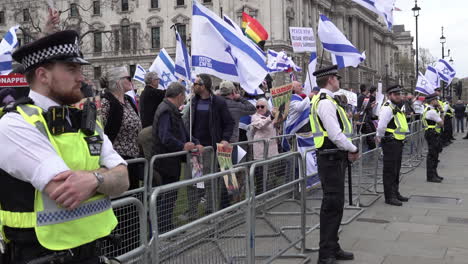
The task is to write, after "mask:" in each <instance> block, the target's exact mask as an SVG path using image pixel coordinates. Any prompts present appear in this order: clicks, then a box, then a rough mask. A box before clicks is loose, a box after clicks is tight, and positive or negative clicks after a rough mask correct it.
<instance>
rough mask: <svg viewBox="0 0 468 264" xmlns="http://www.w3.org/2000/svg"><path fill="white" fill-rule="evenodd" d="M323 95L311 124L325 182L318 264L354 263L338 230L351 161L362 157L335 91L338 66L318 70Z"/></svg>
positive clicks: (317, 100) (315, 103) (313, 109)
mask: <svg viewBox="0 0 468 264" xmlns="http://www.w3.org/2000/svg"><path fill="white" fill-rule="evenodd" d="M313 75H314V76H315V77H316V78H317V84H318V86H319V87H321V89H320V93H319V94H318V95H317V96H314V97H313V99H312V103H311V114H310V124H311V130H312V133H313V135H314V144H315V147H316V148H317V165H318V175H319V176H320V181H321V182H322V190H323V199H322V206H321V208H320V249H319V259H318V262H317V263H318V264H335V263H336V260H352V259H354V255H353V253H350V252H346V251H344V250H343V249H341V247H340V244H339V243H338V230H339V228H340V224H341V219H342V218H343V207H344V178H345V170H346V167H347V165H348V160H349V161H351V162H352V161H355V160H357V159H358V158H359V149H358V148H357V147H356V146H354V145H353V144H352V143H351V141H350V140H349V139H350V137H351V135H352V132H353V131H352V125H351V123H350V122H349V119H348V117H347V115H346V112H345V110H344V109H343V107H342V106H340V105H339V104H338V103H337V102H336V100H335V98H334V97H335V95H334V92H337V91H338V90H339V89H340V81H339V79H340V78H341V77H340V76H339V75H338V66H337V65H334V66H331V67H327V68H323V69H320V70H317V71H315V72H314V74H313Z"/></svg>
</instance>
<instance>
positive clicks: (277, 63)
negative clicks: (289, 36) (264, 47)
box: [267, 50, 302, 73]
mask: <svg viewBox="0 0 468 264" xmlns="http://www.w3.org/2000/svg"><path fill="white" fill-rule="evenodd" d="M267 58H268V59H267V68H268V72H270V73H273V72H283V71H288V70H293V71H297V72H300V71H302V69H301V67H299V66H297V65H296V64H295V63H294V61H293V60H292V58H291V57H289V56H288V54H286V52H284V51H280V52H276V51H274V50H268V53H267Z"/></svg>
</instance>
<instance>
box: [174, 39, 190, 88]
mask: <svg viewBox="0 0 468 264" xmlns="http://www.w3.org/2000/svg"><path fill="white" fill-rule="evenodd" d="M176 42H177V43H176V57H175V73H174V74H175V76H176V77H178V78H180V79H182V80H184V81H185V82H187V83H190V82H191V81H192V77H191V73H190V64H191V62H190V56H189V54H188V51H187V48H186V47H185V44H184V42H183V41H182V38H181V37H180V34H179V32H177V31H176Z"/></svg>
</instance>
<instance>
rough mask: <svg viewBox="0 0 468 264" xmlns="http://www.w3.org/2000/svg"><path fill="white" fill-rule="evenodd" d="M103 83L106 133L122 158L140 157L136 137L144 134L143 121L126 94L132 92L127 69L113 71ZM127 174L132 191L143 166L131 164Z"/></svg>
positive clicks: (103, 119)
mask: <svg viewBox="0 0 468 264" xmlns="http://www.w3.org/2000/svg"><path fill="white" fill-rule="evenodd" d="M100 81H101V87H102V88H105V89H106V91H105V93H104V95H103V98H102V100H101V115H102V122H103V125H104V132H105V133H106V135H108V137H109V139H110V141H111V142H112V145H113V146H114V149H115V150H116V151H117V153H119V154H120V156H122V158H124V159H126V160H127V159H134V158H138V157H140V149H139V147H138V143H137V137H138V134H139V133H140V131H141V121H140V117H139V116H138V112H137V108H136V106H135V105H134V104H133V100H132V98H130V96H128V95H126V94H125V92H127V91H130V90H131V89H132V84H131V78H130V75H129V74H128V71H127V68H126V67H123V66H122V67H115V68H111V69H110V70H109V71H108V72H107V74H106V75H105V76H104V77H102V78H101V80H100ZM128 173H129V178H130V189H134V188H138V187H139V186H140V180H142V179H143V173H144V171H143V168H142V167H141V164H129V166H128Z"/></svg>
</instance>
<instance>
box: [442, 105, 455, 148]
mask: <svg viewBox="0 0 468 264" xmlns="http://www.w3.org/2000/svg"><path fill="white" fill-rule="evenodd" d="M451 104H452V97H451V96H447V98H446V100H445V102H444V113H445V116H444V131H445V137H446V138H447V139H448V142H449V143H452V140H454V139H455V138H454V137H453V124H452V120H453V114H454V113H455V110H454V109H453V108H452V105H451Z"/></svg>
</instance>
